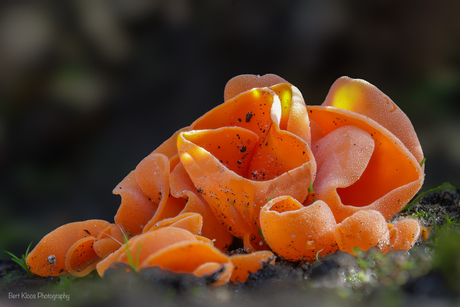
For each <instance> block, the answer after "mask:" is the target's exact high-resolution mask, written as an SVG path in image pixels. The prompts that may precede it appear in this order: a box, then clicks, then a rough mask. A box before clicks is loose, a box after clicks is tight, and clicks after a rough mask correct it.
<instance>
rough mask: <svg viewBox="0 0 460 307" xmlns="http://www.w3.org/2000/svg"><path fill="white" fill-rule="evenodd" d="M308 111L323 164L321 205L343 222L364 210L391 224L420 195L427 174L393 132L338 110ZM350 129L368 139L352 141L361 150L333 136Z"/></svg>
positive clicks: (319, 188) (316, 151) (314, 144)
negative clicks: (377, 213) (379, 216)
mask: <svg viewBox="0 0 460 307" xmlns="http://www.w3.org/2000/svg"><path fill="white" fill-rule="evenodd" d="M308 111H309V112H308V115H309V117H310V120H311V122H314V123H315V124H314V125H315V126H316V128H315V129H314V130H315V131H316V132H315V133H314V135H313V140H312V147H313V151H314V154H315V158H316V159H317V161H318V173H317V177H316V178H317V179H316V182H315V184H314V190H315V192H316V197H317V199H321V200H324V201H325V202H326V203H327V204H328V205H329V206H330V207H331V209H332V211H333V212H334V216H335V217H336V220H337V221H338V222H340V221H342V220H343V219H345V218H346V217H348V216H350V215H351V214H353V213H355V212H357V211H359V210H361V209H362V208H366V209H374V210H377V211H379V212H381V213H382V214H383V216H384V217H385V219H389V218H391V217H392V216H394V215H395V214H396V213H397V212H399V210H401V208H402V207H403V206H404V205H405V204H407V202H408V201H409V200H410V199H411V198H412V197H413V196H414V195H415V194H416V193H417V191H418V190H419V189H420V187H421V185H422V184H423V179H424V174H423V170H422V168H421V167H420V165H419V163H418V162H417V160H416V159H415V158H414V156H413V155H412V154H411V153H410V152H409V150H408V149H407V148H406V147H405V146H404V145H403V144H402V143H401V141H399V139H397V138H396V137H395V136H394V135H393V134H391V133H390V132H389V131H388V130H386V129H385V128H383V127H382V126H380V125H379V124H377V123H376V122H374V121H373V120H371V119H369V118H368V117H365V116H362V115H359V114H356V113H352V112H350V111H346V110H342V109H338V108H332V107H323V106H317V107H308ZM347 126H354V127H356V128H359V129H360V130H361V131H364V132H366V133H367V134H363V133H358V134H356V133H354V134H355V135H356V137H353V138H352V139H354V140H360V141H361V145H360V148H356V146H355V145H353V144H354V143H352V142H349V140H350V139H343V138H340V134H336V135H334V134H333V132H334V131H335V130H338V129H348V128H346V127H347ZM355 130H356V129H355ZM312 131H313V130H312ZM348 134H349V135H351V133H348ZM369 136H370V137H371V138H372V141H373V147H374V148H373V151H372V155H371V157H370V159H369V152H368V151H369V149H370V147H369V146H371V145H370V144H369V145H366V143H363V142H364V140H366V139H369V140H370V138H369ZM323 138H324V139H323ZM328 138H329V139H328ZM337 142H341V143H340V144H337ZM366 142H367V141H366ZM345 157H346V159H344V158H345ZM320 161H327V163H323V165H326V167H324V166H323V165H321V167H320V166H319V165H320V164H321V162H320ZM354 166H358V168H355V167H354ZM360 173H361V174H360Z"/></svg>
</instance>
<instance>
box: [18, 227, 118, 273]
mask: <svg viewBox="0 0 460 307" xmlns="http://www.w3.org/2000/svg"><path fill="white" fill-rule="evenodd" d="M109 225H110V223H109V222H107V221H103V220H88V221H83V222H74V223H69V224H66V225H63V226H61V227H59V228H57V229H55V230H53V231H52V232H50V233H49V234H47V235H46V236H44V237H43V239H41V240H40V242H38V244H37V245H36V246H35V248H34V249H33V250H32V251H31V252H30V253H29V256H28V257H27V265H28V266H29V267H30V270H31V271H32V272H33V273H34V274H37V275H40V276H58V275H60V274H62V273H65V272H66V271H67V270H66V264H65V263H66V256H67V252H68V251H69V249H70V248H71V247H72V245H74V244H75V242H77V241H78V240H80V239H83V238H85V237H94V236H95V235H98V234H99V233H100V232H101V231H103V230H104V229H105V228H107V226H109ZM53 256H54V257H53ZM50 257H51V258H50ZM52 259H54V261H51V260H52Z"/></svg>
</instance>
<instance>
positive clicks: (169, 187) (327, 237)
mask: <svg viewBox="0 0 460 307" xmlns="http://www.w3.org/2000/svg"><path fill="white" fill-rule="evenodd" d="M422 161H423V152H422V149H421V146H420V143H419V141H418V138H417V135H416V133H415V131H414V128H413V127H412V124H411V122H410V120H409V119H408V118H407V116H406V115H405V114H404V113H403V112H402V111H401V110H400V109H399V108H398V107H397V106H396V104H395V103H394V102H393V101H391V99H390V98H389V97H388V96H386V95H385V94H383V93H382V92H381V91H380V90H379V89H377V88H376V87H375V86H373V85H371V84H369V83H368V82H366V81H363V80H358V79H351V78H348V77H342V78H339V79H338V80H337V81H336V82H335V83H334V84H333V85H332V87H331V89H330V91H329V93H328V94H327V97H326V99H325V101H324V103H323V104H322V105H319V106H306V104H305V102H304V99H303V97H302V94H301V93H300V91H299V89H297V88H296V87H295V86H293V85H292V84H291V83H289V82H287V81H286V80H284V79H283V78H281V77H279V76H277V75H273V74H267V75H264V76H258V75H240V76H236V77H234V78H232V79H231V80H230V81H228V83H227V85H226V86H225V90H224V102H223V103H222V104H221V105H218V106H217V107H215V108H213V109H212V110H210V111H209V112H207V113H206V114H204V115H203V116H201V117H200V118H198V119H197V120H196V121H195V122H193V123H192V124H191V125H190V126H187V127H184V128H182V129H180V130H178V131H177V132H176V133H174V134H173V135H172V136H171V137H170V138H169V139H167V140H166V141H165V142H164V143H162V144H161V145H160V146H158V147H157V148H156V149H155V150H153V151H152V152H151V153H150V154H149V155H147V156H146V157H145V158H144V159H143V160H142V161H140V162H139V164H138V165H136V167H135V168H134V169H133V170H132V171H131V172H130V173H129V174H128V175H127V176H126V177H125V178H124V179H123V180H122V181H121V182H120V183H119V184H118V185H117V186H116V187H115V189H114V190H113V193H114V194H117V195H120V196H121V204H120V206H119V208H118V211H117V212H116V215H115V217H114V223H109V222H106V221H101V220H89V221H84V222H76V223H70V224H67V225H64V226H61V227H59V228H57V229H56V230H54V231H52V232H51V233H49V234H48V235H46V236H45V237H44V238H43V239H42V240H41V241H40V242H39V244H37V246H36V247H35V248H34V250H33V251H32V252H31V253H30V254H29V256H28V258H27V265H28V266H29V267H30V268H31V271H32V272H33V273H35V274H37V275H41V276H57V275H59V274H64V273H70V274H72V275H75V276H84V275H86V274H88V273H90V272H91V271H93V270H94V269H96V270H97V272H98V273H99V275H101V276H104V274H105V272H106V270H107V269H108V268H109V267H110V265H111V264H112V263H114V262H124V263H128V264H130V265H131V266H132V269H133V270H139V269H142V268H145V267H149V266H159V267H161V268H165V269H169V270H172V271H174V272H187V273H192V274H195V275H196V276H205V275H213V277H214V278H215V279H216V280H217V282H216V284H217V285H219V284H224V283H226V282H229V281H232V282H235V283H239V282H245V281H246V280H247V278H248V276H249V275H250V274H251V273H255V272H257V270H259V269H260V268H261V267H262V266H263V264H264V263H267V262H269V263H274V261H275V254H276V255H279V256H281V257H283V258H284V259H287V260H291V261H310V262H312V261H315V260H316V258H317V257H321V256H324V255H326V254H329V253H333V252H335V251H337V250H338V249H340V250H344V251H348V252H350V253H353V247H355V246H356V247H359V248H360V249H362V250H367V249H369V248H370V247H373V246H377V247H378V248H379V249H380V250H381V251H382V252H384V253H386V252H388V251H390V250H397V249H402V250H409V249H410V248H411V247H412V246H413V245H414V244H415V242H416V240H417V239H418V238H419V237H420V236H425V235H424V233H423V229H421V227H420V225H419V223H418V222H417V221H415V220H401V221H398V222H397V223H395V224H394V225H393V224H387V221H388V220H389V219H390V218H391V217H393V216H394V215H395V214H396V213H398V212H399V210H401V208H402V207H403V206H404V205H405V204H407V202H408V201H409V200H410V199H411V198H412V197H413V196H414V195H415V194H416V193H417V191H418V190H419V189H420V187H421V186H422V184H423V179H424V167H423V166H421V165H420V164H423V163H422ZM235 237H236V238H239V239H242V241H243V244H244V251H245V252H246V253H247V254H244V255H234V256H231V257H229V256H228V255H227V254H225V253H226V252H227V250H228V249H229V247H230V246H231V244H232V242H239V241H238V240H235V241H234V239H235ZM129 254H130V255H129ZM130 256H131V257H130ZM130 259H131V260H132V259H135V262H136V263H134V264H133V263H132V261H130Z"/></svg>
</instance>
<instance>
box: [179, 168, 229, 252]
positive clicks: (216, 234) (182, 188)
mask: <svg viewBox="0 0 460 307" xmlns="http://www.w3.org/2000/svg"><path fill="white" fill-rule="evenodd" d="M170 185H171V195H174V196H175V197H178V198H186V199H187V204H186V205H185V207H184V209H183V210H182V213H187V212H196V213H199V214H200V215H201V216H202V218H203V227H202V230H201V234H202V235H203V236H205V237H207V238H209V239H211V240H214V246H215V247H217V248H218V249H219V250H221V251H223V252H225V251H227V249H228V247H229V246H230V244H231V243H232V240H233V236H232V235H231V234H230V232H228V230H227V228H226V227H225V226H224V225H222V223H221V222H220V221H219V220H218V219H217V218H216V217H215V216H214V214H213V213H212V211H211V208H209V205H208V204H207V203H206V201H205V200H204V199H203V197H202V196H201V194H200V192H199V191H198V190H197V188H196V187H195V186H194V185H193V182H192V180H191V179H190V177H189V175H188V174H187V172H186V170H185V168H184V166H183V165H182V163H179V164H177V166H176V167H175V168H174V170H173V171H172V172H171V176H170Z"/></svg>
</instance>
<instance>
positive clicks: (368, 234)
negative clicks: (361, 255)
mask: <svg viewBox="0 0 460 307" xmlns="http://www.w3.org/2000/svg"><path fill="white" fill-rule="evenodd" d="M335 239H336V241H337V244H338V246H339V249H340V250H342V251H346V252H349V253H350V254H354V252H353V247H358V248H360V249H361V250H364V251H367V250H368V249H369V248H371V247H374V246H375V247H377V248H378V249H380V250H381V251H383V250H385V249H386V248H387V247H388V245H389V244H390V233H389V231H388V226H387V223H386V220H385V218H384V217H383V216H382V214H380V212H378V211H375V210H367V211H364V210H363V211H358V212H356V213H355V214H353V215H352V216H350V217H348V218H346V219H345V220H343V221H342V223H339V224H337V227H336V229H335Z"/></svg>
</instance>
